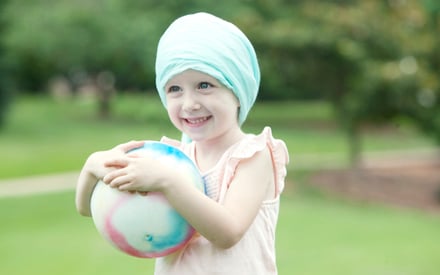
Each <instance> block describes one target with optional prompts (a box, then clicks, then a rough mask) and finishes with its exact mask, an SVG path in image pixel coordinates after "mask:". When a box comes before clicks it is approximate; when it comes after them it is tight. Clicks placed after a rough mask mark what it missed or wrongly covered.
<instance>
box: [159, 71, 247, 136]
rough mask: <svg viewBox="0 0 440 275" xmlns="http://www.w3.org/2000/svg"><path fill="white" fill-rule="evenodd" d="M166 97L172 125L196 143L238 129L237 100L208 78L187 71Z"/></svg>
mask: <svg viewBox="0 0 440 275" xmlns="http://www.w3.org/2000/svg"><path fill="white" fill-rule="evenodd" d="M165 93H166V100H167V110H168V115H169V117H170V120H171V122H172V123H173V124H174V126H175V127H176V128H177V129H179V130H180V131H181V132H183V133H185V134H186V135H187V136H188V137H189V138H191V139H192V140H194V141H202V140H207V139H213V138H217V137H220V136H222V135H224V134H226V133H227V132H228V131H231V130H236V129H237V128H239V125H238V119H237V116H238V108H239V106H240V104H239V102H238V100H237V98H236V97H235V96H234V94H233V93H232V91H231V90H229V89H228V88H226V87H225V86H223V85H222V84H221V83H220V82H219V81H218V80H216V79H215V78H213V77H212V76H210V75H208V74H205V73H202V72H199V71H195V70H187V71H184V72H182V73H180V74H178V75H176V76H174V77H173V78H171V79H170V80H169V81H168V82H167V84H166V86H165Z"/></svg>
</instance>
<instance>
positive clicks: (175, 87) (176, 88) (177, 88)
mask: <svg viewBox="0 0 440 275" xmlns="http://www.w3.org/2000/svg"><path fill="white" fill-rule="evenodd" d="M180 90H181V89H180V87H179V86H171V87H169V88H168V92H169V93H175V92H178V91H180Z"/></svg>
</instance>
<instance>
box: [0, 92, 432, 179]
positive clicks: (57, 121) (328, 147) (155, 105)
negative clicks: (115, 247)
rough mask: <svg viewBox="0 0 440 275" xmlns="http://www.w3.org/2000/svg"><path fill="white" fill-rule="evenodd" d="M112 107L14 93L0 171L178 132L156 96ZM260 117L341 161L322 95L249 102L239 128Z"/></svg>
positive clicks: (35, 167)
mask: <svg viewBox="0 0 440 275" xmlns="http://www.w3.org/2000/svg"><path fill="white" fill-rule="evenodd" d="M112 108H113V115H112V117H111V118H110V119H108V120H102V119H99V118H97V115H96V110H95V109H96V107H95V105H94V102H92V101H90V100H79V99H75V100H71V101H65V102H56V101H53V100H51V99H48V98H47V97H20V98H18V100H17V102H15V104H14V105H13V106H12V109H11V112H10V114H9V119H8V124H7V125H6V127H5V128H3V129H1V131H0V152H2V155H4V156H7V161H4V162H3V163H2V167H1V170H0V179H2V178H10V177H18V176H28V175H35V174H46V173H54V172H64V171H76V170H79V169H80V168H81V166H82V164H83V162H84V160H85V159H86V157H87V156H88V155H89V154H90V153H91V152H93V151H97V150H103V149H108V148H111V147H113V146H114V145H116V144H119V143H121V142H125V141H128V140H132V139H152V140H157V139H159V138H160V137H161V136H162V135H166V136H169V137H172V138H179V137H180V135H179V133H178V132H177V131H176V130H175V129H174V128H173V127H172V125H171V123H170V122H169V121H168V118H167V114H166V112H165V110H164V108H163V107H162V104H161V103H160V101H159V99H158V97H157V96H151V95H150V96H148V95H145V94H142V95H122V96H118V98H117V100H115V101H114V103H113V106H112ZM266 125H270V126H271V127H272V130H273V132H274V135H275V136H276V137H278V138H280V139H283V140H284V141H285V142H286V144H287V146H288V148H289V151H290V152H291V155H292V159H295V155H303V154H310V153H318V154H320V155H323V156H325V155H332V156H336V159H339V160H340V161H341V162H342V163H346V162H347V157H346V156H347V148H348V147H347V143H346V139H345V136H344V134H343V133H342V132H341V131H340V130H339V128H338V127H337V125H336V124H335V122H334V120H333V119H332V112H331V108H330V106H329V105H328V104H327V103H325V102H315V103H307V104H305V103H301V102H300V103H294V102H283V103H257V104H256V106H255V107H254V109H253V110H252V112H251V113H250V116H249V118H248V120H247V122H246V123H245V126H244V129H245V130H246V131H250V132H255V133H257V132H260V131H261V129H262V128H263V127H264V126H266ZM421 147H422V148H427V147H428V148H429V147H433V143H432V141H431V140H429V139H428V138H426V137H424V136H422V135H420V134H418V133H417V132H416V131H414V130H413V129H412V128H411V127H409V126H407V125H403V126H402V127H400V128H396V129H394V130H393V131H388V132H369V133H366V135H365V142H364V148H365V150H366V151H369V150H394V149H410V148H421ZM292 163H293V162H292Z"/></svg>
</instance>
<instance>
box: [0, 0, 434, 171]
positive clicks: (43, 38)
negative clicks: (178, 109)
mask: <svg viewBox="0 0 440 275" xmlns="http://www.w3.org/2000/svg"><path fill="white" fill-rule="evenodd" d="M438 3H439V2H438V1H435V0H423V1H417V0H406V1H401V0H387V1H383V0H371V1H361V0H350V1H348V0H332V1H330V0H307V1H306V0H297V1H290V0H241V1H236V0H224V1H222V5H218V3H216V2H214V1H203V0H186V1H179V0H172V1H155V0H106V1H103V0H77V1H70V0H58V1H54V0H51V1H50V0H44V1H43V0H39V1H31V2H29V1H26V0H13V1H11V2H10V4H9V5H8V7H7V8H8V10H7V13H5V15H7V17H6V19H7V20H8V22H9V24H10V25H11V27H10V28H8V29H9V31H8V32H6V34H5V43H6V47H7V53H8V58H9V60H10V61H11V63H13V64H14V65H15V71H16V72H17V76H18V78H17V83H19V84H20V85H22V86H21V88H22V89H29V90H35V91H39V90H42V89H43V88H44V87H45V85H46V83H47V81H48V79H50V78H51V77H52V76H54V75H64V76H65V77H67V78H69V79H70V80H71V81H72V84H73V85H79V84H81V83H83V82H84V81H85V80H87V79H88V77H92V78H96V77H97V76H98V75H100V74H102V72H106V73H108V72H109V73H111V74H113V76H115V79H114V81H115V83H116V84H115V85H116V86H117V87H116V88H117V89H136V90H139V89H154V58H155V51H156V45H157V42H158V39H159V37H160V35H161V33H162V32H163V31H164V30H165V28H166V26H167V25H168V24H169V23H170V22H171V21H172V20H173V19H174V18H176V17H178V16H180V15H182V14H186V13H190V12H197V11H208V12H212V13H215V14H217V15H219V16H221V17H223V18H225V19H227V20H231V21H233V22H234V23H236V24H237V25H238V26H239V27H240V28H241V29H243V31H244V32H245V33H246V34H247V35H248V36H249V38H250V39H251V41H252V42H253V43H254V45H255V47H256V50H257V53H258V56H259V62H260V65H261V70H262V85H261V89H260V99H261V100H284V99H326V100H330V101H331V102H332V104H333V105H334V107H335V108H334V109H335V114H336V117H337V118H338V120H339V122H340V125H341V126H342V127H343V129H344V130H345V131H346V133H347V136H348V137H349V138H348V139H349V141H350V145H351V147H350V148H351V150H350V156H351V159H352V162H353V163H354V164H355V163H357V162H358V161H359V160H360V152H361V149H362V146H361V145H362V142H361V134H362V128H363V125H365V124H366V123H371V122H374V123H388V122H390V121H393V120H395V119H396V118H398V117H401V116H405V117H407V118H409V119H411V120H412V121H414V123H415V124H416V125H418V126H419V127H420V128H421V129H422V130H423V131H426V133H429V134H432V135H433V136H434V137H436V140H437V141H439V143H440V130H439V129H440V114H439V112H440V111H439V110H440V108H438V107H439V104H440V100H439V98H440V94H439V93H440V84H439V81H440V80H439V77H438V72H439V71H440V52H439V51H438V50H437V49H438V48H439V46H440V42H439V40H440V38H439V36H438V33H439V28H440V27H439V24H440V23H439V16H438V14H439V10H440V8H439V5H440V4H438ZM48 5H50V9H48V8H47V6H48ZM108 107H109V106H108V105H105V104H104V105H103V108H104V109H105V108H108Z"/></svg>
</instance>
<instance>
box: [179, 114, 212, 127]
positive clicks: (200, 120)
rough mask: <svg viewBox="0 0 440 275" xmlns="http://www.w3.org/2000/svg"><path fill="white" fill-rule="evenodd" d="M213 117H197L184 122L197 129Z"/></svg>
mask: <svg viewBox="0 0 440 275" xmlns="http://www.w3.org/2000/svg"><path fill="white" fill-rule="evenodd" d="M211 117H212V116H205V117H197V118H184V119H183V120H184V121H185V122H186V124H188V125H189V126H191V127H197V126H200V125H202V124H203V123H204V122H206V121H207V120H209V119H210V118H211Z"/></svg>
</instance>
